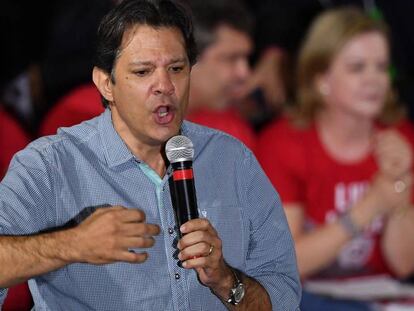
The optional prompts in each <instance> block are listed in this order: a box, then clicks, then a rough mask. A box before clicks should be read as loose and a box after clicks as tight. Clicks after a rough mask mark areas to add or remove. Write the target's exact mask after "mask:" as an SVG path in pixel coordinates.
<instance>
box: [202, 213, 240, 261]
mask: <svg viewBox="0 0 414 311" xmlns="http://www.w3.org/2000/svg"><path fill="white" fill-rule="evenodd" d="M203 215H204V216H205V218H208V220H209V221H210V222H211V224H212V225H213V227H214V228H215V229H216V231H217V232H218V235H219V237H220V239H221V241H222V243H223V255H224V259H225V260H226V262H227V263H229V264H230V265H231V266H232V267H235V268H239V269H242V268H243V267H244V266H245V261H246V255H247V246H248V231H246V229H247V228H245V226H244V225H243V220H242V215H241V211H240V208H239V207H238V206H231V205H222V206H218V207H215V208H211V209H210V211H208V212H207V215H206V213H205V211H203V210H202V211H201V213H200V217H203Z"/></svg>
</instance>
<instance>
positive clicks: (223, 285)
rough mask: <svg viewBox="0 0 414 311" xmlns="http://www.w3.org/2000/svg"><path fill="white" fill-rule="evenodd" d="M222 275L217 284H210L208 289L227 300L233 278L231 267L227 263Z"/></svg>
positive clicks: (232, 284) (233, 281)
mask: <svg viewBox="0 0 414 311" xmlns="http://www.w3.org/2000/svg"><path fill="white" fill-rule="evenodd" d="M222 275H223V277H222V278H221V280H220V281H219V282H218V283H217V284H215V285H213V286H210V289H211V291H212V292H213V293H214V294H215V295H216V296H218V297H219V298H220V299H221V300H223V301H227V299H228V296H229V293H230V290H231V289H232V288H233V286H234V283H235V278H234V274H233V271H232V269H231V268H230V267H229V266H228V265H226V268H225V273H223V274H222Z"/></svg>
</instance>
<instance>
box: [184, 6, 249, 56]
mask: <svg viewBox="0 0 414 311" xmlns="http://www.w3.org/2000/svg"><path fill="white" fill-rule="evenodd" d="M187 2H188V4H189V5H190V7H191V10H192V13H193V23H194V36H195V39H196V43H197V48H198V51H199V53H202V52H203V50H204V49H205V48H207V47H208V46H209V45H210V44H212V43H214V41H215V39H216V30H217V28H218V27H220V26H223V25H224V26H228V27H231V28H233V29H235V30H238V31H240V32H243V33H245V34H247V35H249V36H251V35H252V32H253V17H252V16H251V14H250V12H249V11H248V9H247V8H246V7H245V6H244V4H243V3H242V2H241V0H209V1H207V0H187Z"/></svg>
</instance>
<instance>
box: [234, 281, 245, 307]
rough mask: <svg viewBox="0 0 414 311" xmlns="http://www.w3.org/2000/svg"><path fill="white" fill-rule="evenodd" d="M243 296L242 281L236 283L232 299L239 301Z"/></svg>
mask: <svg viewBox="0 0 414 311" xmlns="http://www.w3.org/2000/svg"><path fill="white" fill-rule="evenodd" d="M243 297H244V286H243V284H242V283H240V284H238V285H237V287H236V289H235V291H234V301H235V302H236V303H239V302H240V301H241V300H242V299H243Z"/></svg>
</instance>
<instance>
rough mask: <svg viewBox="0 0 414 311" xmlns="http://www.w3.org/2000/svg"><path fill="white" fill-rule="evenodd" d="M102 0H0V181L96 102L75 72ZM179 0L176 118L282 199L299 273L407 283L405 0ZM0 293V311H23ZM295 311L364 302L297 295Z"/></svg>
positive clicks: (410, 135)
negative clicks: (187, 74)
mask: <svg viewBox="0 0 414 311" xmlns="http://www.w3.org/2000/svg"><path fill="white" fill-rule="evenodd" d="M116 2H117V1H115V0H88V1H81V0H70V1H69V0H56V1H50V2H45V3H44V4H42V6H40V5H39V4H38V3H37V2H35V1H32V2H27V1H21V0H13V1H11V0H5V1H3V2H2V10H1V11H0V15H1V18H0V23H1V26H2V27H0V32H1V33H0V36H1V38H2V46H3V48H2V49H1V53H2V54H1V57H0V61H1V62H2V65H1V68H2V70H1V72H0V179H1V178H2V177H3V175H4V174H5V172H6V170H7V167H8V163H9V161H10V159H11V158H12V156H13V154H14V153H15V152H17V151H18V150H20V149H22V148H24V147H25V146H26V145H27V144H28V143H29V142H30V141H31V140H33V139H35V138H37V137H40V136H43V135H53V134H54V133H56V131H57V129H58V128H59V127H62V126H71V125H75V124H77V123H80V122H82V121H84V120H87V119H90V118H93V117H95V116H97V115H99V114H100V113H101V112H103V111H104V107H103V105H102V103H101V96H100V94H99V92H98V91H97V89H96V87H95V86H94V84H93V82H92V76H91V72H92V68H93V64H94V59H93V56H94V49H95V36H96V30H97V28H98V25H99V22H100V20H101V18H102V17H103V16H104V15H105V13H106V12H108V11H109V10H110V9H111V8H112V7H113V6H114V5H116ZM186 2H188V4H189V6H190V7H191V9H192V13H193V17H194V26H195V35H196V41H197V45H198V50H199V51H198V52H199V55H198V61H197V63H196V64H195V65H194V67H193V68H192V72H191V89H190V102H189V109H188V115H187V119H188V120H190V121H192V122H196V123H200V124H202V125H206V126H209V127H213V128H216V129H219V130H222V131H224V132H227V133H229V134H230V135H233V136H235V137H236V138H238V139H240V140H241V141H242V142H243V143H245V144H246V146H248V147H249V148H250V149H252V150H253V151H254V152H255V154H256V156H257V157H258V159H259V161H260V162H261V164H262V166H263V168H264V170H265V172H266V173H267V175H268V177H269V179H270V180H271V182H272V183H273V185H274V186H275V188H276V189H277V190H278V192H279V194H280V197H281V199H282V201H283V204H284V207H285V211H286V216H287V219H288V222H289V225H290V229H291V232H292V236H293V239H294V241H295V243H296V251H297V260H298V267H299V272H300V274H301V277H302V279H303V280H304V282H305V280H306V279H308V278H314V277H322V278H328V277H344V276H356V275H358V276H360V275H367V274H368V275H369V274H384V273H385V274H389V275H392V276H393V277H396V278H399V279H402V280H407V279H409V278H410V276H412V275H413V272H414V263H413V262H414V261H413V260H412V259H413V258H414V249H413V245H414V208H413V205H412V199H413V197H412V189H411V188H412V182H413V180H412V169H413V166H412V161H413V146H414V128H413V125H412V121H413V120H414V60H413V58H412V57H411V55H412V54H413V53H414V35H413V33H412V31H413V28H411V27H412V26H410V25H411V14H412V13H411V12H413V11H412V9H413V8H414V4H412V3H411V2H410V1H403V0H396V1H392V2H391V1H386V0H381V1H374V0H365V1H357V0H337V1H335V0H331V1H330V0H319V1H316V0H315V1H313V0H289V1H288V0H261V1H250V0H245V1H244V2H243V1H242V0H239V1H237V0H226V1H225V0H186ZM23 286H25V285H23ZM17 290H19V291H20V294H21V293H24V292H25V291H26V293H27V290H26V289H25V287H23V288H19V289H17ZM12 295H15V294H14V293H13V291H11V292H10V296H12ZM21 297H22V296H21ZM11 300H12V299H11V298H10V299H9V300H8V302H6V305H5V306H4V310H24V308H25V307H23V306H20V307H14V308H15V309H13V305H12V304H13V302H12V301H11ZM15 300H16V299H15ZM17 300H20V301H19V303H24V301H29V302H27V304H29V305H30V298H27V299H26V300H25V299H17ZM26 307H27V305H26ZM7 308H9V309H7ZM302 310H305V311H306V310H370V306H369V305H368V304H365V303H355V302H348V301H335V300H334V299H331V300H329V299H325V298H321V297H317V296H316V295H313V294H310V293H306V291H305V292H304V295H303V306H302Z"/></svg>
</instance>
